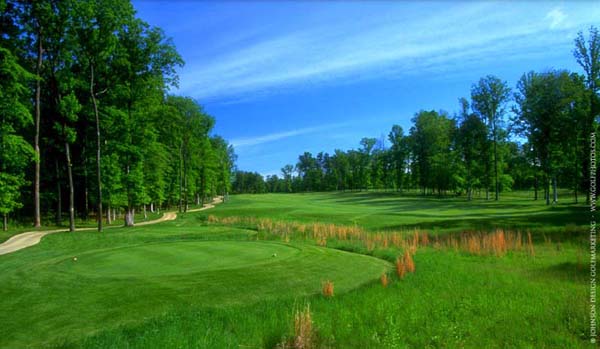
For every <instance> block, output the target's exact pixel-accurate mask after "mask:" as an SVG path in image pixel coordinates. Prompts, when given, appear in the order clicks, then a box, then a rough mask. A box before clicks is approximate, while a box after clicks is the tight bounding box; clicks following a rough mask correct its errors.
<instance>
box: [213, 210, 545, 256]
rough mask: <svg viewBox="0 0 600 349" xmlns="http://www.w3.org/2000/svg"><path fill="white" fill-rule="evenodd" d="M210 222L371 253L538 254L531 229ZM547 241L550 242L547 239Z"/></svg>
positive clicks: (267, 220)
mask: <svg viewBox="0 0 600 349" xmlns="http://www.w3.org/2000/svg"><path fill="white" fill-rule="evenodd" d="M207 222H208V223H209V224H223V225H236V226H239V225H241V226H250V227H252V228H254V229H256V230H257V231H258V232H259V233H260V234H263V235H264V236H265V238H275V239H281V240H282V241H285V242H289V241H290V239H291V238H293V239H300V240H308V241H313V242H314V243H315V244H317V245H319V246H327V245H328V244H329V243H331V242H334V241H337V242H350V243H353V244H357V245H359V246H362V247H363V248H365V249H366V250H367V251H368V252H372V251H374V250H376V249H379V250H387V249H390V248H395V249H399V250H401V251H409V252H410V254H414V253H415V252H416V251H417V249H418V248H420V247H432V248H435V249H446V250H455V251H457V252H458V251H460V252H464V253H468V254H472V255H491V256H496V257H502V256H505V255H506V254H507V253H508V252H522V251H523V250H524V247H525V252H526V253H527V254H528V255H529V256H532V257H533V256H535V249H534V244H533V240H532V236H531V233H530V232H527V238H526V239H525V238H524V237H523V234H522V232H521V231H519V230H517V231H507V230H504V229H495V230H494V231H492V232H485V231H464V232H461V233H458V234H447V235H443V236H439V235H435V236H434V237H433V238H431V237H430V235H429V233H428V232H427V231H424V230H419V229H411V230H399V231H384V232H369V231H366V230H365V229H363V228H361V227H359V226H356V225H354V226H348V225H336V224H330V223H318V222H316V223H307V224H305V223H300V222H294V221H274V220H272V219H270V218H254V217H236V216H233V217H216V216H213V215H209V216H208V219H207ZM546 242H547V243H548V241H547V240H546ZM410 254H409V255H410Z"/></svg>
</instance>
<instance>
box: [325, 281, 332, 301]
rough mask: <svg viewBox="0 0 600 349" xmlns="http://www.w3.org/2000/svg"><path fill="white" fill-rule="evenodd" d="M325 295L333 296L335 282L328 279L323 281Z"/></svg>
mask: <svg viewBox="0 0 600 349" xmlns="http://www.w3.org/2000/svg"><path fill="white" fill-rule="evenodd" d="M323 296H325V297H333V282H331V281H329V280H327V281H325V282H324V283H323Z"/></svg>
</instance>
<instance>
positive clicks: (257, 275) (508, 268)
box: [0, 192, 593, 348]
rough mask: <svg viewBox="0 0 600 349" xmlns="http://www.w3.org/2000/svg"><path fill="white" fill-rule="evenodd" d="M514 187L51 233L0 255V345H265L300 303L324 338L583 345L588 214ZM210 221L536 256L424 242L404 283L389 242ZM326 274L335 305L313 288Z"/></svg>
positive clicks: (319, 197) (226, 207) (234, 203)
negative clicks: (495, 194)
mask: <svg viewBox="0 0 600 349" xmlns="http://www.w3.org/2000/svg"><path fill="white" fill-rule="evenodd" d="M513 195H514V196H513V197H511V198H506V200H505V201H500V202H485V201H483V200H476V201H474V202H466V201H464V199H460V198H447V199H437V198H421V197H417V196H399V195H397V194H395V193H364V192H363V193H314V194H290V195H285V194H272V195H242V196H232V197H231V198H230V201H229V202H227V203H225V204H222V205H219V206H217V207H216V208H214V209H212V210H209V211H203V212H197V213H188V214H181V215H179V217H178V219H177V220H175V221H171V222H165V223H161V224H157V225H150V226H145V227H139V228H134V229H125V228H118V229H111V230H107V231H106V233H104V234H98V233H94V232H85V233H84V232H80V233H75V234H69V233H60V234H55V235H50V236H48V237H46V238H44V239H43V240H42V242H41V243H40V244H39V245H36V246H33V247H31V248H28V249H25V250H21V251H18V252H16V253H13V254H8V255H4V256H0V285H2V287H0V308H1V309H3V311H2V312H1V313H0V324H1V325H2V326H0V347H10V348H12V347H27V346H31V347H40V346H46V347H52V348H79V347H85V348H124V347H127V348H273V347H275V346H277V344H278V343H282V342H283V341H285V340H286V338H290V337H291V336H293V316H294V310H295V309H298V308H301V307H303V306H304V304H306V303H310V308H311V310H312V318H313V321H314V326H313V327H314V329H315V340H316V342H317V343H318V345H319V346H320V347H327V348H439V347H449V348H454V347H464V348H498V347H511V348H512V347H518V348H521V347H525V348H588V347H589V348H592V347H593V346H592V345H591V344H590V343H589V340H588V335H589V309H588V306H589V305H588V289H589V279H588V277H589V270H588V265H587V263H588V262H587V261H588V260H589V252H588V246H586V240H585V235H584V234H582V232H583V230H584V229H585V224H586V220H587V219H588V218H587V214H586V213H585V212H586V207H585V206H584V205H574V204H568V203H561V204H559V205H557V206H554V207H546V206H545V205H543V204H542V203H541V202H534V201H532V200H530V198H527V197H526V195H522V194H520V193H514V194H513ZM565 201H566V200H565ZM208 215H215V216H218V217H231V216H235V217H244V216H246V217H261V218H268V219H272V220H274V221H277V220H284V221H297V222H302V223H311V222H317V221H318V222H330V223H336V224H343V225H353V224H358V225H360V226H361V227H363V228H365V229H367V230H370V231H388V230H403V231H406V232H407V233H409V231H407V229H408V230H410V229H413V228H414V227H421V228H423V229H426V230H428V231H430V232H431V233H436V234H445V233H447V232H456V231H461V230H463V229H484V230H486V229H492V228H493V227H507V228H514V229H531V231H532V234H533V235H534V236H535V238H536V239H535V255H530V254H528V253H527V252H526V251H509V252H508V253H507V254H506V255H504V256H502V257H496V256H493V255H484V256H474V255H469V254H468V253H466V252H457V251H454V250H453V249H450V248H434V247H433V246H432V247H421V248H419V249H418V250H417V252H416V254H415V256H414V260H415V263H416V272H415V273H411V274H409V275H408V276H406V277H405V278H404V279H402V280H399V279H398V278H397V277H396V276H395V274H394V271H393V269H390V266H391V265H392V263H393V262H394V260H395V258H396V257H397V256H398V255H400V254H402V252H403V251H401V250H399V249H396V248H393V247H392V248H387V249H378V248H376V249H374V250H366V249H365V248H364V246H363V245H361V244H353V243H352V242H351V241H350V242H349V241H340V242H338V241H335V240H332V241H328V242H327V247H328V248H323V247H318V246H314V244H312V242H311V241H308V240H303V239H295V238H294V236H293V234H292V236H290V241H289V243H286V242H285V241H284V240H283V239H282V238H281V236H276V235H274V236H269V235H268V234H266V233H265V232H257V231H256V230H254V228H255V227H252V226H248V225H247V224H246V226H244V224H239V225H219V224H214V223H213V224H208V225H207V217H208ZM513 215H514V216H513ZM544 237H545V238H544ZM265 239H266V240H265ZM340 249H344V250H348V251H351V252H355V253H349V252H344V251H341V250H340ZM275 254H276V257H274V255H275ZM367 254H368V255H369V256H366V255H367ZM73 257H77V261H74V260H73ZM386 271H387V272H388V273H389V275H390V284H389V286H388V287H387V288H384V287H382V286H381V284H380V281H379V277H380V276H381V274H382V273H383V272H386ZM325 280H331V281H333V283H334V285H335V295H334V296H333V297H332V298H325V297H323V296H322V295H321V294H320V292H321V285H322V282H323V281H325Z"/></svg>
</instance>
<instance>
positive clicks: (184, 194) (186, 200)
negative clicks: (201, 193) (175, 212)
mask: <svg viewBox="0 0 600 349" xmlns="http://www.w3.org/2000/svg"><path fill="white" fill-rule="evenodd" d="M183 197H184V199H183V212H187V209H188V185H187V161H185V159H184V160H183Z"/></svg>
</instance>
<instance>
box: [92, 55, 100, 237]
mask: <svg viewBox="0 0 600 349" xmlns="http://www.w3.org/2000/svg"><path fill="white" fill-rule="evenodd" d="M90 97H91V98H92V104H93V105H94V115H95V117H96V177H97V179H98V231H99V232H101V231H102V177H101V144H100V115H99V114H98V103H97V101H96V93H95V92H94V64H90Z"/></svg>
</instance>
